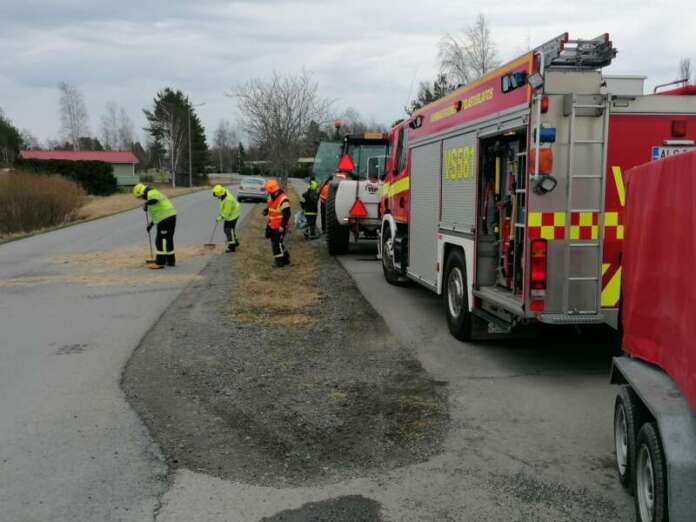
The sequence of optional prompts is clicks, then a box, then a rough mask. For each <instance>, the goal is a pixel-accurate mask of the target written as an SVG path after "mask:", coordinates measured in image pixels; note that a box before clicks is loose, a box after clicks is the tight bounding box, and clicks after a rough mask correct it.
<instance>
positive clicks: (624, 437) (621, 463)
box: [614, 385, 644, 491]
mask: <svg viewBox="0 0 696 522" xmlns="http://www.w3.org/2000/svg"><path fill="white" fill-rule="evenodd" d="M643 420H644V414H643V406H642V404H641V403H640V400H639V399H638V397H637V396H636V393H635V392H634V391H633V390H632V389H631V387H630V386H625V385H624V386H621V388H619V393H617V394H616V401H615V403H614V449H615V450H616V472H617V473H618V475H619V482H621V485H622V486H623V487H625V488H626V489H628V490H631V491H632V489H633V479H634V477H635V473H634V470H635V462H636V437H637V436H638V429H639V427H640V426H641V425H642V424H643Z"/></svg>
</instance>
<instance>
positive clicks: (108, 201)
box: [79, 185, 208, 219]
mask: <svg viewBox="0 0 696 522" xmlns="http://www.w3.org/2000/svg"><path fill="white" fill-rule="evenodd" d="M154 186H155V187H156V188H157V189H158V190H160V191H161V192H162V193H163V194H164V195H165V196H167V197H169V198H173V197H175V196H182V195H184V194H189V193H190V192H198V191H200V190H208V187H193V188H189V187H181V188H174V189H173V188H171V187H165V186H157V185H154ZM142 205H143V201H142V200H141V199H136V198H134V197H133V195H132V194H131V193H130V192H128V193H123V192H122V193H119V194H112V195H111V196H91V197H90V198H89V201H88V202H87V203H86V204H85V205H84V206H83V207H82V208H81V209H80V212H79V219H96V218H100V217H105V216H110V215H111V214H116V213H117V212H122V211H124V210H131V209H134V208H138V207H141V206H142Z"/></svg>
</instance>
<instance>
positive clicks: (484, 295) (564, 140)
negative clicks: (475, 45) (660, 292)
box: [380, 33, 696, 340]
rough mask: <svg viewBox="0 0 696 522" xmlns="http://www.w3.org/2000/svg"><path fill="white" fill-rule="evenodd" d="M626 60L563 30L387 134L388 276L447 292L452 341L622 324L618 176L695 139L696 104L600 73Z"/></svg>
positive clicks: (602, 43)
mask: <svg viewBox="0 0 696 522" xmlns="http://www.w3.org/2000/svg"><path fill="white" fill-rule="evenodd" d="M616 53H617V51H616V49H615V48H614V47H613V44H612V42H611V40H610V39H609V37H608V35H606V34H604V35H601V36H600V37H598V38H595V39H592V40H570V39H569V37H568V34H567V33H566V34H563V35H561V36H559V37H557V38H554V39H553V40H551V41H549V42H547V43H545V44H543V45H542V46H540V47H538V48H536V49H534V50H533V51H531V52H529V53H528V54H526V55H524V56H522V57H520V58H518V59H517V60H514V61H512V62H510V63H508V64H506V65H504V66H502V67H501V68H499V69H497V70H496V71H493V72H491V73H489V74H488V75H486V76H484V77H483V78H481V79H479V80H477V81H475V82H473V83H471V84H469V85H466V86H463V87H461V88H459V89H457V90H456V91H454V92H453V93H451V94H450V95H448V96H447V97H445V98H442V99H440V100H438V101H435V102H433V103H431V104H430V105H427V106H425V107H423V108H422V109H420V110H418V111H417V112H415V113H413V114H412V115H411V116H410V117H409V118H408V119H407V120H405V121H404V122H401V123H399V124H398V125H397V126H395V127H394V128H393V129H392V130H391V133H390V138H391V146H390V157H389V162H388V167H387V175H386V179H385V183H384V186H383V191H382V199H381V207H380V210H381V215H382V226H381V241H380V255H381V258H382V265H383V271H384V276H385V278H386V279H387V281H389V282H391V283H393V284H402V283H405V282H407V281H415V282H418V283H419V284H421V285H423V286H426V287H428V288H430V289H431V290H433V291H435V292H437V293H438V294H441V295H442V296H443V304H444V309H445V313H446V316H447V321H448V325H449V328H450V331H451V332H452V334H453V335H454V336H455V337H457V338H459V339H462V340H468V339H471V338H472V337H484V336H486V335H487V334H490V333H497V334H501V333H509V332H511V331H512V330H513V329H514V328H515V327H517V326H519V325H523V324H529V323H535V322H543V323H549V324H593V323H610V324H616V322H617V317H618V308H619V288H620V271H621V267H620V254H621V242H622V239H623V222H622V206H623V198H624V189H623V180H622V174H621V173H622V169H626V168H628V167H631V166H633V165H637V164H640V163H643V162H645V161H648V160H649V159H650V156H651V154H652V155H655V154H656V153H657V154H658V155H659V154H671V153H673V152H675V151H676V149H680V150H681V149H683V148H684V147H687V148H688V147H691V146H693V144H694V139H695V138H696V121H694V117H695V115H696V97H692V96H682V95H678V96H660V95H654V96H644V95H643V92H642V81H641V80H640V77H603V76H602V73H601V69H602V68H603V67H605V66H607V65H609V64H610V63H611V61H612V60H613V58H614V57H615V56H616ZM612 90H614V91H615V92H616V94H612V92H611V91H612ZM632 140H635V141H632Z"/></svg>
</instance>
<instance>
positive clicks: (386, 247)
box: [382, 227, 409, 286]
mask: <svg viewBox="0 0 696 522" xmlns="http://www.w3.org/2000/svg"><path fill="white" fill-rule="evenodd" d="M387 228H389V227H387ZM392 242H393V239H392V237H391V234H390V233H388V232H387V233H385V234H382V272H383V273H384V279H386V280H387V283H389V284H391V285H396V286H404V285H406V284H408V283H409V280H408V278H406V277H404V276H403V275H402V274H400V273H399V272H397V271H396V268H394V250H393V246H392Z"/></svg>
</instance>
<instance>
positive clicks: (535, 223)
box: [527, 212, 566, 241]
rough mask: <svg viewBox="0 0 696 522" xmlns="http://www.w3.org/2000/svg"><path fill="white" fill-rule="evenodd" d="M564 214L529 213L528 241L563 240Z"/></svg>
mask: <svg viewBox="0 0 696 522" xmlns="http://www.w3.org/2000/svg"><path fill="white" fill-rule="evenodd" d="M565 229H566V213H565V212H530V213H529V215H528V217H527V235H528V237H529V239H537V238H542V239H548V240H550V241H553V240H554V239H558V240H561V239H565Z"/></svg>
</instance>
